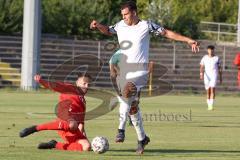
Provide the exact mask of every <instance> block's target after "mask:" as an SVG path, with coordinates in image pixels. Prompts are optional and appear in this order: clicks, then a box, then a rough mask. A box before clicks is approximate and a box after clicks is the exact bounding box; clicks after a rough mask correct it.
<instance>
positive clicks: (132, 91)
mask: <svg viewBox="0 0 240 160" xmlns="http://www.w3.org/2000/svg"><path fill="white" fill-rule="evenodd" d="M136 94H137V87H136V86H135V84H134V83H132V82H128V83H127V84H126V85H125V87H124V90H123V97H124V98H129V97H131V96H135V95H136Z"/></svg>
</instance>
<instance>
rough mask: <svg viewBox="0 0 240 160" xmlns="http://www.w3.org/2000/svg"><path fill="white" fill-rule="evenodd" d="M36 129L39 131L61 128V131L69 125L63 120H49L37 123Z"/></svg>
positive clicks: (65, 129)
mask: <svg viewBox="0 0 240 160" xmlns="http://www.w3.org/2000/svg"><path fill="white" fill-rule="evenodd" d="M36 128H37V130H38V131H41V130H63V131H69V130H70V129H69V125H68V123H67V122H65V121H58V120H56V121H53V122H49V123H44V124H40V125H37V127H36Z"/></svg>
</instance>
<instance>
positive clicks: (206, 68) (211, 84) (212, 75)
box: [200, 45, 222, 110]
mask: <svg viewBox="0 0 240 160" xmlns="http://www.w3.org/2000/svg"><path fill="white" fill-rule="evenodd" d="M207 52H208V54H207V55H205V56H203V58H202V60H201V62H200V79H201V80H204V85H205V89H206V91H207V105H208V110H213V103H214V99H215V87H216V85H217V79H218V74H219V80H220V84H221V83H222V68H221V63H220V58H219V57H218V56H216V55H215V54H214V46H212V45H209V46H208V47H207Z"/></svg>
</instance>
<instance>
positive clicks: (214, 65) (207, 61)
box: [200, 55, 220, 77]
mask: <svg viewBox="0 0 240 160" xmlns="http://www.w3.org/2000/svg"><path fill="white" fill-rule="evenodd" d="M200 65H203V66H204V70H205V74H206V75H208V76H210V77H211V76H217V75H218V67H219V65H220V59H219V57H218V56H213V57H209V56H208V55H205V56H203V58H202V60H201V62H200Z"/></svg>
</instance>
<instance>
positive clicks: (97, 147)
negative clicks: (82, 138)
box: [91, 136, 109, 154]
mask: <svg viewBox="0 0 240 160" xmlns="http://www.w3.org/2000/svg"><path fill="white" fill-rule="evenodd" d="M91 147H92V150H93V152H95V153H98V154H100V153H104V152H106V151H107V150H108V149H109V143H108V140H107V138H105V137H101V136H97V137H95V138H93V140H92V143H91Z"/></svg>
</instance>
